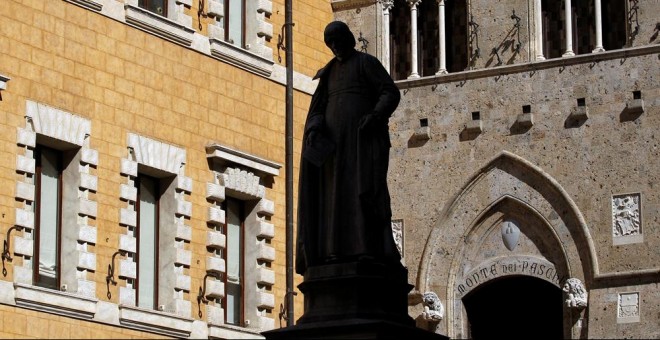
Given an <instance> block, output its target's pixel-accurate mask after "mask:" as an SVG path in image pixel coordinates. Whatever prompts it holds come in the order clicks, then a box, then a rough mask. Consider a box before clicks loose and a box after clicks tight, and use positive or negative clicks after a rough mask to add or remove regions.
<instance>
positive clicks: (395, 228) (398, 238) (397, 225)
mask: <svg viewBox="0 0 660 340" xmlns="http://www.w3.org/2000/svg"><path fill="white" fill-rule="evenodd" d="M392 234H393V235H394V243H396V249H398V250H399V254H401V257H403V220H393V221H392Z"/></svg>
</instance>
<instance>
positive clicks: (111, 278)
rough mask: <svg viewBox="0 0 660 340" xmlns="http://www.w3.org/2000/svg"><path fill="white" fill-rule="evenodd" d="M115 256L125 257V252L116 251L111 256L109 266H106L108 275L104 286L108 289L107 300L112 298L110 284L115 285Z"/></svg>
mask: <svg viewBox="0 0 660 340" xmlns="http://www.w3.org/2000/svg"><path fill="white" fill-rule="evenodd" d="M117 255H121V256H126V252H125V251H123V250H117V251H116V252H115V253H114V254H112V260H110V264H109V265H108V275H107V276H106V277H105V284H106V286H107V288H108V293H107V294H106V296H107V297H108V300H110V299H111V298H112V294H111V293H110V284H111V283H112V285H113V286H116V285H117V281H115V257H117Z"/></svg>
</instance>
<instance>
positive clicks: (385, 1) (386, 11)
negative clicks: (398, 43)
mask: <svg viewBox="0 0 660 340" xmlns="http://www.w3.org/2000/svg"><path fill="white" fill-rule="evenodd" d="M381 4H382V6H383V66H385V69H386V70H387V72H388V73H391V72H390V10H392V7H394V0H382V2H381Z"/></svg>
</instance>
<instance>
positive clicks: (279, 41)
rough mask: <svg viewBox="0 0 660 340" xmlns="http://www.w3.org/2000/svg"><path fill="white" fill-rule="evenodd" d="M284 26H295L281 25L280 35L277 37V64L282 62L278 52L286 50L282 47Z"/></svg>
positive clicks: (284, 46) (285, 47)
mask: <svg viewBox="0 0 660 340" xmlns="http://www.w3.org/2000/svg"><path fill="white" fill-rule="evenodd" d="M286 25H291V27H293V26H295V25H296V24H295V23H286V24H284V25H282V33H280V34H278V35H277V62H278V63H281V62H282V56H281V55H280V51H285V52H286V49H287V46H286V45H284V28H285V27H286Z"/></svg>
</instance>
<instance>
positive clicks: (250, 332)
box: [209, 325, 264, 339]
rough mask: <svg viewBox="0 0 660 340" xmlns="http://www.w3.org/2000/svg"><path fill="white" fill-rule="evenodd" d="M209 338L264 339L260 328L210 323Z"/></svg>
mask: <svg viewBox="0 0 660 340" xmlns="http://www.w3.org/2000/svg"><path fill="white" fill-rule="evenodd" d="M209 338H213V339H217V338H220V339H263V338H264V337H263V336H262V335H261V333H259V330H256V329H250V328H243V327H238V326H232V325H222V326H218V325H209Z"/></svg>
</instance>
